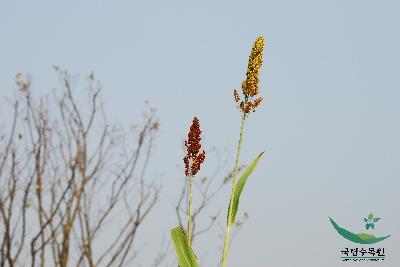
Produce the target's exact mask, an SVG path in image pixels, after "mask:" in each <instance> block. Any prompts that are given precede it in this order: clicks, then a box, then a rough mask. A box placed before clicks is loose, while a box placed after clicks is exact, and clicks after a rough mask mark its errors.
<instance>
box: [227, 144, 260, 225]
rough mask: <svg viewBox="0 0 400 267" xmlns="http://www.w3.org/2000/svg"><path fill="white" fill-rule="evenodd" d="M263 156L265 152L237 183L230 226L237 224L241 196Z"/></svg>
mask: <svg viewBox="0 0 400 267" xmlns="http://www.w3.org/2000/svg"><path fill="white" fill-rule="evenodd" d="M263 154H264V152H262V153H261V154H260V155H258V156H257V158H256V159H255V160H254V161H253V162H252V163H251V164H250V166H249V167H247V169H246V170H245V171H244V172H243V174H242V175H241V176H240V179H239V180H238V182H237V183H236V186H235V192H234V195H233V199H232V200H231V201H232V203H233V207H232V216H231V220H230V221H229V222H228V224H229V225H232V224H234V223H235V217H236V213H237V210H238V207H239V200H240V194H242V191H243V188H244V185H245V184H246V181H247V178H249V176H250V174H251V173H252V172H253V171H254V169H255V168H256V166H257V164H258V162H259V161H260V159H261V156H262V155H263ZM229 205H231V203H229Z"/></svg>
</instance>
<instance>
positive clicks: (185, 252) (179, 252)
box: [171, 226, 200, 267]
mask: <svg viewBox="0 0 400 267" xmlns="http://www.w3.org/2000/svg"><path fill="white" fill-rule="evenodd" d="M171 237H172V241H173V242H174V246H175V252H176V256H177V258H178V262H179V266H180V267H199V266H200V265H199V263H198V261H197V257H196V255H195V254H194V252H193V250H192V248H191V247H190V246H189V243H188V240H187V237H186V234H185V230H183V228H182V226H179V227H176V228H173V229H172V230H171Z"/></svg>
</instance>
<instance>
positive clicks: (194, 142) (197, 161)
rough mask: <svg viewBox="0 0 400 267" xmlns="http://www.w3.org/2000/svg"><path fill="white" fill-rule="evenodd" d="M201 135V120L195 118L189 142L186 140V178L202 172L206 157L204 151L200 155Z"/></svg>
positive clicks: (184, 159) (184, 160) (189, 134)
mask: <svg viewBox="0 0 400 267" xmlns="http://www.w3.org/2000/svg"><path fill="white" fill-rule="evenodd" d="M200 134H201V130H200V122H199V119H197V118H196V117H194V118H193V121H192V125H191V126H190V130H189V133H188V140H185V147H186V156H185V157H184V158H183V162H184V163H185V175H186V176H190V175H192V176H194V175H195V174H196V173H197V172H198V171H199V170H200V166H201V164H202V163H203V162H204V159H205V157H206V153H205V152H204V150H203V151H202V152H201V153H199V152H200V149H201V144H200V141H201V137H200ZM190 165H191V166H190Z"/></svg>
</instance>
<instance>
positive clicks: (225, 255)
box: [222, 112, 246, 267]
mask: <svg viewBox="0 0 400 267" xmlns="http://www.w3.org/2000/svg"><path fill="white" fill-rule="evenodd" d="M245 122H246V113H244V112H243V116H242V125H241V126H240V137H239V144H238V147H237V154H236V162H235V169H234V172H233V182H232V193H231V198H230V200H229V203H230V204H231V203H232V199H233V197H234V194H235V187H236V177H237V172H238V168H239V157H240V150H241V147H242V142H243V131H244V124H245ZM230 204H229V210H228V219H227V224H226V231H225V240H224V252H223V255H222V267H226V264H227V261H228V250H229V236H230V232H231V227H232V225H231V224H230V221H231V217H232V211H233V205H230Z"/></svg>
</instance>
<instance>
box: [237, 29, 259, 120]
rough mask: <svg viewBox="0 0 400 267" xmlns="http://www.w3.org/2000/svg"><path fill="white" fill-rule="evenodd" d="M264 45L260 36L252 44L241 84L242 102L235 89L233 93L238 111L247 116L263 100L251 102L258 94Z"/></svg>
mask: <svg viewBox="0 0 400 267" xmlns="http://www.w3.org/2000/svg"><path fill="white" fill-rule="evenodd" d="M264 43H265V40H264V37H263V36H260V37H258V38H257V40H256V41H255V42H254V44H253V47H252V49H251V53H250V56H249V62H248V65H247V72H246V79H245V80H244V81H243V82H242V93H243V95H244V101H241V100H240V96H239V93H238V91H237V90H236V89H234V91H233V96H234V99H235V102H236V103H238V104H239V108H240V110H241V111H242V112H244V113H245V114H248V113H249V112H250V111H253V112H254V111H255V109H256V108H257V106H259V105H260V104H261V102H262V100H263V98H262V97H259V98H256V99H255V100H252V98H253V97H254V96H256V95H257V94H258V93H259V83H260V80H259V72H260V68H261V66H262V56H263V51H264Z"/></svg>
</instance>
